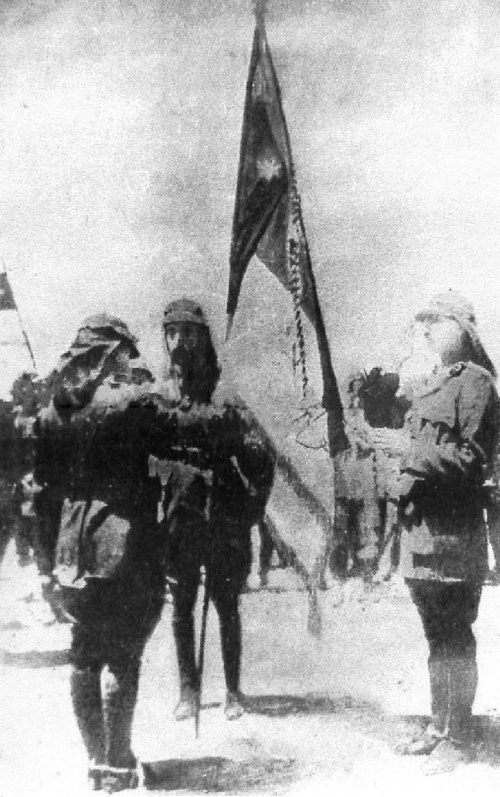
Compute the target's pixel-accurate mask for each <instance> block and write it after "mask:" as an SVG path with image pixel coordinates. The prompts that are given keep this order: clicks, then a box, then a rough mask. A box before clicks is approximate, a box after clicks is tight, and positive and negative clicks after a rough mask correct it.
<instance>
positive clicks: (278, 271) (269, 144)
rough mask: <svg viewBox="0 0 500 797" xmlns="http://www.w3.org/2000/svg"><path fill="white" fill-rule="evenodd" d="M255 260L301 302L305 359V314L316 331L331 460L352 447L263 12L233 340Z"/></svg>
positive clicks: (235, 239)
mask: <svg viewBox="0 0 500 797" xmlns="http://www.w3.org/2000/svg"><path fill="white" fill-rule="evenodd" d="M254 255H257V257H258V258H259V259H260V260H261V261H262V262H263V263H264V264H265V265H266V266H267V268H268V269H269V270H270V271H271V272H272V273H273V274H274V275H275V276H276V277H277V278H278V279H279V280H280V282H281V283H282V284H283V285H284V286H285V287H286V288H287V290H289V291H291V293H292V295H293V298H294V305H295V312H296V323H297V330H298V337H299V349H302V352H301V357H302V360H303V358H304V352H303V338H302V332H301V325H300V323H301V322H300V315H299V311H300V308H302V309H303V310H304V312H305V313H306V315H307V316H308V318H309V320H310V321H311V322H312V324H313V326H314V328H315V331H316V337H317V341H318V350H319V355H320V361H321V371H322V377H323V406H324V407H325V408H326V410H327V418H328V436H329V446H330V453H331V455H332V456H334V455H335V454H336V453H338V452H339V451H342V450H343V449H345V448H346V447H347V445H348V443H347V439H346V436H345V431H344V421H343V409H342V403H341V401H340V396H339V391H338V387H337V381H336V378H335V374H334V371H333V367H332V363H331V356H330V349H329V344H328V339H327V336H326V331H325V326H324V322H323V317H322V314H321V308H320V305H319V301H318V295H317V290H316V283H315V280H314V274H313V271H312V267H311V260H310V256H309V249H308V245H307V240H306V235H305V230H304V224H303V220H302V213H301V208H300V197H299V194H298V191H297V186H296V182H295V173H294V166H293V160H292V153H291V147H290V140H289V136H288V130H287V125H286V121H285V115H284V112H283V107H282V104H281V93H280V87H279V83H278V79H277V77H276V72H275V70H274V65H273V62H272V58H271V53H270V50H269V46H268V43H267V37H266V32H265V26H264V16H263V10H262V7H261V11H260V13H259V12H258V13H257V24H256V27H255V33H254V39H253V47H252V55H251V60H250V68H249V73H248V80H247V88H246V98H245V110H244V117H243V131H242V136H241V146H240V163H239V172H238V183H237V187H236V201H235V210H234V218H233V232H232V242H231V254H230V273H229V291H228V299H227V315H228V334H229V331H230V329H231V325H232V321H233V318H234V314H235V312H236V308H237V304H238V297H239V293H240V289H241V284H242V282H243V277H244V275H245V272H246V270H247V267H248V264H249V262H250V260H251V258H252V257H253V256H254ZM305 381H306V377H305V371H304V383H305Z"/></svg>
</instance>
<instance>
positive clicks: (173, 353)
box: [158, 298, 273, 720]
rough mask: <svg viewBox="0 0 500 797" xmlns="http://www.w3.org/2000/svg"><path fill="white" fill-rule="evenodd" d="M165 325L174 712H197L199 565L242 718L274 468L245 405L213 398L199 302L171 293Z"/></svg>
mask: <svg viewBox="0 0 500 797" xmlns="http://www.w3.org/2000/svg"><path fill="white" fill-rule="evenodd" d="M163 328H164V334H165V343H166V348H167V354H168V373H167V377H166V381H165V385H164V397H165V399H166V401H167V404H168V405H169V406H170V407H171V408H172V411H174V412H175V413H176V417H177V419H178V427H179V442H178V446H177V451H174V450H172V452H171V455H170V456H169V458H168V461H166V462H165V461H164V462H162V463H158V467H159V470H160V473H161V474H162V481H163V484H164V501H163V507H164V520H163V526H164V529H165V534H166V536H167V538H168V553H167V568H168V574H169V583H170V588H171V591H172V596H173V609H174V613H173V630H174V636H175V643H176V650H177V661H178V666H179V677H180V701H179V703H178V705H177V707H176V710H175V716H176V718H177V719H179V720H181V719H186V718H188V717H192V716H194V715H195V713H196V710H197V707H198V705H199V690H200V673H199V671H198V668H197V666H196V660H195V645H194V622H193V611H194V606H195V603H196V597H197V592H198V585H199V582H200V570H201V568H202V567H203V568H204V570H205V589H206V590H208V593H209V595H210V597H211V598H212V600H213V602H214V604H215V607H216V610H217V613H218V615H219V621H220V637H221V647H222V659H223V664H224V674H225V681H226V690H227V691H226V702H225V708H224V712H225V715H226V717H227V719H237V718H238V717H240V716H241V714H242V713H243V711H244V708H243V705H242V702H241V696H240V663H241V647H242V639H241V620H240V614H239V605H238V604H239V596H240V593H241V592H242V590H243V588H244V586H245V583H246V579H247V577H248V575H249V572H250V565H251V539H250V532H251V528H252V526H253V525H254V524H255V523H258V522H259V521H261V520H262V518H263V513H264V508H265V497H267V494H268V492H269V486H270V480H271V479H272V472H273V467H272V462H270V458H269V455H268V454H267V452H266V450H265V448H264V447H263V445H262V444H261V442H260V441H259V439H258V438H257V437H256V436H255V434H253V433H252V431H251V429H250V426H249V424H248V423H247V421H246V419H245V417H244V414H243V412H242V410H240V409H239V408H237V407H234V406H233V407H232V406H231V405H227V404H226V405H225V408H223V409H222V412H221V409H220V408H219V407H217V406H216V404H215V403H214V402H213V400H212V397H213V394H214V391H215V388H216V386H217V383H218V381H219V375H220V368H219V365H218V362H217V355H216V352H215V349H214V346H213V343H212V339H211V335H210V330H209V326H208V323H207V320H206V318H205V314H204V312H203V310H202V308H201V307H200V306H199V305H198V304H197V303H196V302H194V301H192V300H190V299H186V298H183V299H180V300H178V301H174V302H172V303H171V304H169V305H168V306H167V308H166V309H165V313H164V320H163ZM224 417H226V418H227V417H231V418H232V421H233V428H232V430H231V431H230V432H229V431H228V430H227V424H225V423H224V422H223V421H221V422H220V423H217V419H218V418H221V419H223V418H224ZM201 427H205V428H207V429H208V430H209V435H208V436H209V439H208V442H209V447H210V448H211V451H212V453H211V454H210V457H209V459H208V460H207V459H206V456H205V452H204V450H203V448H204V447H203V446H200V443H201V442H202V437H203V434H201V435H200V431H201ZM210 430H212V431H210ZM263 496H264V499H263Z"/></svg>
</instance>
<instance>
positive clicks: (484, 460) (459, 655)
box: [401, 362, 499, 738]
mask: <svg viewBox="0 0 500 797" xmlns="http://www.w3.org/2000/svg"><path fill="white" fill-rule="evenodd" d="M498 413H499V404H498V396H497V392H496V390H495V387H494V384H493V380H492V378H491V375H490V374H489V373H488V372H487V371H486V370H485V369H483V368H481V367H480V366H478V365H475V364H473V363H472V362H468V363H463V362H461V363H457V364H456V365H453V366H452V367H448V368H446V367H444V366H443V367H442V368H440V369H439V370H438V371H437V373H435V374H434V375H433V376H432V377H430V378H429V380H428V381H427V383H425V384H423V385H422V386H421V388H420V389H418V390H416V389H414V394H413V400H412V408H411V410H410V412H409V414H408V418H407V425H408V428H409V431H410V433H411V438H412V444H411V449H410V451H409V453H408V454H407V455H406V456H404V458H403V461H402V476H401V520H402V526H403V528H402V537H401V572H402V575H403V576H404V577H405V579H406V580H407V584H408V586H409V589H410V593H411V596H412V599H413V601H414V603H415V605H416V607H417V609H418V611H419V614H420V617H421V620H422V623H423V627H424V632H425V635H426V638H427V640H428V643H429V650H430V655H429V673H430V683H431V702H432V714H433V725H434V731H435V732H436V733H440V734H442V735H444V736H446V735H449V736H451V737H457V738H458V737H460V735H461V734H463V733H464V732H465V731H466V730H467V728H468V724H469V721H470V717H471V711H472V704H473V701H474V696H475V691H476V683H477V665H476V643H475V639H474V635H473V633H472V629H471V625H472V623H473V622H474V620H475V619H476V616H477V611H478V606H479V599H480V595H481V585H482V582H483V579H484V576H485V574H486V572H487V540H486V527H485V523H484V517H483V489H482V485H483V481H484V478H485V474H486V473H487V472H488V468H489V467H490V464H491V459H492V454H493V449H494V445H495V441H496V438H497V434H498Z"/></svg>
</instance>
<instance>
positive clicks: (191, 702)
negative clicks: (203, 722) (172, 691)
mask: <svg viewBox="0 0 500 797" xmlns="http://www.w3.org/2000/svg"><path fill="white" fill-rule="evenodd" d="M198 699H199V696H198V690H197V689H195V688H194V687H192V686H181V696H180V700H179V702H178V703H177V705H176V707H175V709H174V717H175V719H176V720H178V721H182V720H188V719H191V718H192V717H194V716H195V714H196V706H197V703H198Z"/></svg>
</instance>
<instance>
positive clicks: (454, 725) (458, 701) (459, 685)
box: [450, 650, 478, 743]
mask: <svg viewBox="0 0 500 797" xmlns="http://www.w3.org/2000/svg"><path fill="white" fill-rule="evenodd" d="M450 673H451V707H450V708H451V710H450V736H451V737H452V738H453V739H456V740H458V741H461V742H465V743H467V742H469V741H470V737H471V733H472V706H473V704H474V699H475V697H476V690H477V680H478V679H477V662H476V657H475V650H474V652H473V655H465V656H460V657H458V656H457V657H454V658H453V659H452V660H451V661H450Z"/></svg>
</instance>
